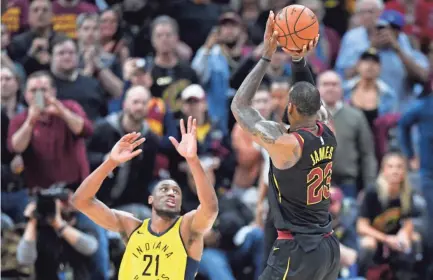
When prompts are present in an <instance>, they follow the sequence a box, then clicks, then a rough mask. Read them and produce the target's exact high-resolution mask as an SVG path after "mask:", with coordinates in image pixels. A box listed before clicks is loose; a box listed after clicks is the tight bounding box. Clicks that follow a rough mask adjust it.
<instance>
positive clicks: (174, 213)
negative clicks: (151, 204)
mask: <svg viewBox="0 0 433 280" xmlns="http://www.w3.org/2000/svg"><path fill="white" fill-rule="evenodd" d="M154 209H155V212H156V214H158V216H160V217H161V218H167V219H170V220H172V219H175V218H177V217H178V216H179V215H180V211H177V210H173V211H167V210H163V209H156V208H154Z"/></svg>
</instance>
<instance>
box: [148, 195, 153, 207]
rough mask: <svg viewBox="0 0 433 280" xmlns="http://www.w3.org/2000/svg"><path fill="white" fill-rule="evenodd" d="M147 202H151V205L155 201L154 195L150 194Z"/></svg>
mask: <svg viewBox="0 0 433 280" xmlns="http://www.w3.org/2000/svg"><path fill="white" fill-rule="evenodd" d="M147 203H149V205H152V203H153V196H151V195H149V198H148V199H147Z"/></svg>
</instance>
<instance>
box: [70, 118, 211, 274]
mask: <svg viewBox="0 0 433 280" xmlns="http://www.w3.org/2000/svg"><path fill="white" fill-rule="evenodd" d="M180 129H181V133H182V140H181V142H180V143H179V142H178V141H177V140H176V139H174V138H173V137H170V140H171V142H172V143H173V145H174V146H175V148H176V150H177V151H178V152H179V154H180V155H182V156H183V157H184V158H185V159H186V161H187V163H188V166H189V168H190V170H191V173H192V176H193V177H194V181H195V183H196V186H197V196H198V199H199V201H200V206H199V207H198V208H197V210H194V211H191V212H188V213H186V214H185V215H183V216H180V209H181V201H182V191H181V189H180V187H179V185H178V184H177V183H176V182H174V181H172V180H164V181H161V182H159V183H158V184H157V185H156V187H155V188H154V190H153V192H152V194H151V196H149V204H151V205H152V216H151V218H150V219H146V220H144V221H140V220H138V219H136V218H135V217H133V215H132V214H130V213H127V212H123V211H118V210H115V209H110V208H108V207H107V206H106V205H105V204H104V203H102V202H101V201H99V200H98V199H97V198H96V197H95V195H96V193H97V192H98V190H99V188H100V187H101V184H102V182H103V180H104V179H105V178H106V177H107V176H108V175H109V174H110V173H111V172H112V171H113V170H114V169H115V168H116V167H117V166H119V165H120V164H122V163H124V162H126V161H128V160H131V159H132V158H134V157H136V156H137V155H139V154H140V153H141V152H142V151H141V150H140V149H137V150H136V148H138V147H139V146H140V145H141V144H142V143H143V142H144V141H145V139H144V138H140V134H139V133H135V132H134V133H129V134H126V135H125V136H123V137H122V138H121V139H120V140H119V142H117V143H116V145H115V146H114V147H113V149H112V150H111V153H110V156H109V158H108V159H107V160H106V161H105V162H104V163H102V164H101V165H100V166H99V167H98V168H97V169H96V170H95V171H93V173H92V174H90V175H89V176H88V177H87V178H86V179H85V180H84V181H83V183H82V184H81V185H80V187H79V188H78V189H77V191H76V192H75V194H74V196H73V203H74V206H75V207H76V208H77V209H78V210H80V211H81V212H83V213H84V214H85V215H87V216H88V217H89V218H90V219H92V220H93V221H94V222H95V223H97V224H98V225H100V226H102V227H103V228H105V229H107V230H110V231H115V232H120V233H121V234H122V236H124V237H125V239H127V245H126V250H125V253H124V255H123V258H122V262H121V265H120V271H119V279H120V280H141V279H148V280H184V279H185V280H192V279H194V277H195V275H196V273H197V270H198V266H199V262H200V259H201V255H202V252H203V235H204V233H205V232H207V231H208V230H209V229H211V227H212V225H213V223H214V222H215V219H216V217H217V215H218V200H217V196H216V194H215V191H214V188H213V186H212V185H211V184H210V183H209V181H208V179H207V177H206V175H205V172H204V170H203V168H202V166H201V164H200V160H199V159H198V157H197V139H196V131H197V125H196V120H195V119H194V120H193V119H192V118H191V117H189V118H188V124H187V127H186V129H185V125H184V122H183V120H181V121H180ZM146 187H147V186H143V188H146Z"/></svg>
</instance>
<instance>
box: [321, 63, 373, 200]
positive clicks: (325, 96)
mask: <svg viewBox="0 0 433 280" xmlns="http://www.w3.org/2000/svg"><path fill="white" fill-rule="evenodd" d="M317 88H318V89H319V92H320V95H321V97H322V100H323V102H324V103H325V106H326V107H327V109H328V110H329V111H330V112H331V114H332V116H333V119H334V125H335V134H336V137H337V142H338V147H337V149H336V151H335V161H334V166H333V174H332V180H333V182H334V183H335V184H336V185H337V186H338V187H340V188H341V189H342V190H343V193H344V195H345V196H348V197H352V198H354V197H356V195H357V183H358V182H359V180H360V179H361V181H362V186H361V189H366V188H367V187H368V186H370V185H372V184H373V182H374V180H375V177H376V172H377V163H376V158H375V153H374V145H372V143H373V136H372V133H371V130H370V128H369V127H368V122H367V120H366V119H365V117H364V115H363V114H362V112H360V111H359V110H358V109H355V108H352V107H350V106H349V105H347V104H344V103H343V101H342V98H343V88H342V84H341V79H340V77H339V76H338V74H337V73H335V72H332V71H327V72H324V73H322V74H321V75H320V76H319V77H318V80H317ZM361 170H362V172H361Z"/></svg>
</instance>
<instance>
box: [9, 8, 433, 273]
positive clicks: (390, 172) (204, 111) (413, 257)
mask: <svg viewBox="0 0 433 280" xmlns="http://www.w3.org/2000/svg"><path fill="white" fill-rule="evenodd" d="M292 3H298V4H302V5H305V6H307V7H309V8H310V9H311V10H312V11H313V12H314V13H315V14H316V15H317V19H318V20H319V21H320V41H319V43H318V46H317V47H316V48H315V49H314V51H312V52H311V53H309V54H308V57H307V62H308V64H309V67H310V69H311V71H312V72H313V74H314V76H315V78H316V81H317V82H316V86H317V87H318V89H319V91H320V94H321V97H322V100H323V102H324V104H325V106H326V107H327V108H328V110H329V111H330V112H331V113H332V115H333V119H334V123H335V129H336V137H337V141H338V148H337V150H336V151H335V153H334V162H333V174H332V187H331V198H330V199H331V207H330V211H331V213H332V216H333V226H334V232H335V234H336V235H337V237H338V238H339V240H340V242H341V245H340V248H341V273H340V277H341V278H342V279H362V277H365V278H367V279H404V280H409V279H426V280H428V279H433V265H432V263H433V246H432V244H430V243H432V242H433V241H432V238H431V236H433V225H431V224H430V225H429V221H430V222H432V221H433V94H432V91H433V88H432V87H433V82H432V78H433V1H431V0H413V1H412V0H389V1H384V2H382V1H381V0H357V1H355V0H298V1H290V0H214V1H211V0H158V1H156V0H123V1H122V0H53V1H50V0H33V1H31V0H8V1H2V19H1V102H2V103H1V106H2V107H1V113H2V116H1V145H2V150H1V162H2V169H1V185H2V189H1V214H2V215H1V218H2V219H1V232H2V248H1V252H2V260H1V266H2V276H1V277H2V279H3V278H4V279H31V277H34V276H35V275H36V276H37V278H36V279H43V280H51V279H80V280H86V279H92V280H99V279H103V280H106V279H116V276H117V268H118V266H119V264H120V260H121V256H122V253H123V250H124V244H123V243H122V241H121V237H120V236H119V235H118V234H116V233H113V232H107V231H105V230H103V229H102V228H100V227H98V226H97V225H95V224H94V223H93V222H91V221H90V220H89V219H88V218H87V217H85V216H84V215H82V214H81V213H77V212H76V211H75V210H74V209H73V208H72V207H71V206H70V205H69V203H68V199H69V197H70V196H71V192H72V191H74V190H75V189H76V188H77V186H78V185H79V184H80V183H81V181H82V180H83V179H84V178H85V177H86V176H87V175H88V174H89V172H91V171H92V170H94V169H95V168H96V167H98V166H99V165H100V164H101V163H102V162H103V161H104V160H105V159H106V157H107V155H108V153H109V152H110V150H111V148H112V147H113V145H114V144H115V143H116V142H117V141H118V140H119V139H120V138H121V137H122V136H123V135H124V134H126V133H128V132H132V131H140V132H141V133H142V135H143V136H144V137H145V138H146V142H145V143H144V144H143V146H142V149H143V153H142V154H141V155H140V156H138V157H137V158H134V159H133V160H131V161H130V162H127V163H125V164H124V165H122V166H120V167H119V168H117V169H116V170H115V171H114V172H113V173H112V174H111V175H110V176H109V177H108V178H107V179H106V180H105V181H104V184H103V186H102V188H101V191H100V192H99V193H98V198H99V199H100V200H102V201H103V202H104V203H105V204H107V205H108V206H109V207H113V208H116V209H122V210H125V211H128V212H131V213H133V214H134V215H135V216H136V217H138V218H140V219H146V218H148V217H150V213H151V212H150V206H149V205H148V204H147V197H148V196H149V194H150V192H151V190H152V187H153V186H154V185H155V183H156V182H158V180H160V179H166V178H172V179H174V180H176V181H177V182H178V183H179V185H180V186H181V188H182V191H183V204H182V210H183V211H184V212H186V211H190V210H192V209H194V208H196V207H197V206H198V204H199V202H198V199H197V196H196V190H195V185H194V183H193V180H192V176H191V174H190V173H189V170H188V167H187V164H186V162H185V161H184V160H183V159H182V158H181V157H180V156H179V155H178V154H177V152H176V151H175V149H174V147H172V145H171V143H170V142H169V141H168V136H174V137H176V138H179V134H180V131H179V126H178V123H179V122H178V120H179V119H181V118H184V117H185V116H193V117H194V118H196V119H197V125H198V128H197V138H198V154H199V157H200V160H201V163H202V165H203V167H204V169H205V171H206V173H207V175H208V177H209V178H210V180H211V181H212V183H213V184H214V185H215V189H216V190H217V193H218V196H219V203H220V207H219V209H220V213H219V216H218V219H217V222H216V223H215V225H214V228H213V230H212V231H210V232H209V233H207V234H206V236H205V240H204V242H205V249H204V253H203V257H202V260H201V264H200V269H199V274H198V276H197V277H198V278H200V279H208V280H222V279H223V280H230V279H238V280H240V279H257V278H258V275H259V274H260V272H261V271H262V269H263V268H264V264H265V263H266V259H267V255H268V253H269V252H266V249H264V240H265V237H264V235H265V234H264V221H265V219H266V217H265V216H266V213H267V211H264V209H267V204H266V195H263V194H261V192H260V190H261V189H265V187H266V185H267V182H268V178H267V169H268V168H269V159H268V157H267V155H266V153H264V152H263V151H262V150H261V148H260V147H259V146H258V145H256V144H255V143H254V142H253V141H252V138H251V137H250V136H249V135H248V134H247V133H246V132H244V131H243V130H242V129H241V128H240V126H239V125H238V124H236V123H235V121H234V118H233V116H232V114H231V112H230V110H229V108H230V102H231V99H232V97H233V95H234V94H235V92H236V90H237V89H238V87H239V86H240V84H241V83H242V81H243V79H244V78H245V77H246V75H247V74H248V73H249V71H250V70H251V69H252V67H254V65H255V63H256V62H257V61H258V60H259V59H260V57H261V54H262V48H263V45H262V43H261V42H262V40H263V33H264V28H265V23H266V20H267V17H268V13H269V10H273V11H279V10H280V9H281V8H283V7H284V6H286V5H288V4H292ZM290 87H291V69H290V56H289V55H288V54H286V53H285V52H283V51H281V50H277V52H276V53H275V54H274V56H273V57H272V60H271V62H270V65H269V68H268V70H267V73H266V75H265V77H264V79H263V81H262V84H261V86H260V88H259V89H258V91H257V93H256V95H255V97H254V99H253V101H252V104H253V106H254V107H255V108H256V109H257V110H259V112H260V113H261V114H262V115H263V116H264V117H266V118H268V119H270V120H275V121H278V122H281V121H282V122H286V120H285V119H284V118H285V109H286V106H287V102H288V92H289V89H290ZM282 187H287V188H290V185H287V186H282ZM47 190H48V191H47ZM50 207H51V208H52V209H51V210H50V209H49V208H50ZM53 207H54V208H53ZM49 213H51V215H49ZM47 215H48V216H47ZM65 223H66V224H68V225H69V226H68V227H67V228H65V227H64V225H65ZM429 237H430V238H429ZM306 265H308V264H306Z"/></svg>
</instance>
